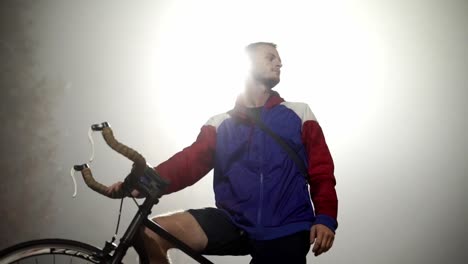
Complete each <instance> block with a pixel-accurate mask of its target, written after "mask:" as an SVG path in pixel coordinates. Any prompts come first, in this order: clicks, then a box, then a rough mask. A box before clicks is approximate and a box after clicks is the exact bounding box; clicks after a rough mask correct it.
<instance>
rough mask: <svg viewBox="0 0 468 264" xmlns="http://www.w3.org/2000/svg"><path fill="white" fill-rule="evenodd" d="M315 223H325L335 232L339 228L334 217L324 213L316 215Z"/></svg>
mask: <svg viewBox="0 0 468 264" xmlns="http://www.w3.org/2000/svg"><path fill="white" fill-rule="evenodd" d="M313 224H314V225H317V224H322V225H325V226H326V227H328V228H330V229H331V230H332V231H333V232H335V231H336V229H337V228H338V222H337V221H336V220H335V219H334V218H333V217H331V216H328V215H323V214H321V215H317V216H315V221H314V223H313Z"/></svg>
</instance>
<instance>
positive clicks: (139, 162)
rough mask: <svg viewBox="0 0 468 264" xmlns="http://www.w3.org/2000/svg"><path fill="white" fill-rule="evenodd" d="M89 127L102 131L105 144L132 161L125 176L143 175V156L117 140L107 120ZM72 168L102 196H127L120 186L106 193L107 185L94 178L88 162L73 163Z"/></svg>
mask: <svg viewBox="0 0 468 264" xmlns="http://www.w3.org/2000/svg"><path fill="white" fill-rule="evenodd" d="M91 129H92V130H93V131H102V135H103V137H104V140H105V141H106V143H107V145H109V147H111V148H112V149H113V150H115V151H116V152H118V153H120V154H122V155H123V156H125V157H126V158H128V159H129V160H131V161H133V163H134V166H133V169H132V170H131V172H130V174H129V175H128V176H127V177H130V178H131V179H135V178H136V177H138V176H141V175H143V173H144V170H145V168H146V160H145V158H144V157H143V156H142V155H141V154H140V153H138V152H137V151H135V150H133V149H132V148H129V147H127V146H126V145H124V144H122V143H120V142H118V141H117V140H116V139H115V137H114V133H113V132H112V129H111V128H110V125H109V124H108V123H107V122H103V123H101V124H100V125H99V124H95V125H92V126H91ZM74 169H75V170H77V171H80V172H81V175H82V176H83V179H84V181H85V183H86V185H88V187H89V188H91V189H92V190H94V191H96V192H98V193H100V194H102V195H104V196H107V197H109V198H114V199H118V198H123V197H125V196H127V194H128V193H127V192H126V190H125V188H122V189H121V190H120V191H119V192H112V193H108V190H109V186H106V185H104V184H102V183H100V182H98V181H96V180H95V179H94V177H93V174H92V172H91V168H89V165H88V164H82V165H75V166H74Z"/></svg>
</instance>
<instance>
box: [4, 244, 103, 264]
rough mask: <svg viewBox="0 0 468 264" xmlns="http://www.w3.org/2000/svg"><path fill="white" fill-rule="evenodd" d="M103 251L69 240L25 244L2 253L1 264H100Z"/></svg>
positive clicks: (9, 248)
mask: <svg viewBox="0 0 468 264" xmlns="http://www.w3.org/2000/svg"><path fill="white" fill-rule="evenodd" d="M102 259H103V253H102V250H101V249H99V248H96V247H94V246H91V245H88V244H85V243H82V242H78V241H74V240H68V239H40V240H32V241H27V242H23V243H20V244H17V245H14V246H11V247H8V248H6V249H4V250H1V251H0V264H11V263H35V264H41V263H56V264H60V263H67V264H69V263H74V264H76V263H100V261H101V260H102Z"/></svg>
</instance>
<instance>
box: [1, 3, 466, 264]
mask: <svg viewBox="0 0 468 264" xmlns="http://www.w3.org/2000/svg"><path fill="white" fill-rule="evenodd" d="M2 14H3V15H4V16H3V19H2V22H3V23H2V27H1V29H2V36H1V39H0V44H1V45H0V51H1V53H0V55H1V56H2V61H3V62H2V64H3V66H2V68H0V70H1V74H2V75H1V77H2V79H1V80H2V82H1V84H2V87H1V88H2V93H3V91H5V93H4V96H3V99H2V100H3V104H2V105H11V107H9V108H6V107H4V108H2V116H1V117H2V120H1V121H2V123H4V124H5V126H4V130H3V139H2V145H3V146H2V168H6V169H7V172H9V173H11V174H13V175H17V176H16V178H15V177H8V179H6V180H5V181H6V182H5V183H4V184H3V185H2V194H0V195H1V198H2V208H1V209H2V211H1V212H2V214H3V215H4V216H6V217H4V219H3V221H2V222H0V223H1V232H2V234H1V235H0V237H2V239H1V240H2V244H1V245H2V247H4V246H6V245H10V244H13V243H16V242H19V241H24V240H29V239H36V238H44V237H62V238H71V239H75V240H81V241H84V242H88V243H91V244H94V245H96V246H102V245H103V242H104V240H105V239H109V238H110V237H111V235H112V232H113V231H114V225H115V216H116V210H117V209H118V201H110V200H107V199H105V198H103V197H100V196H98V195H97V194H94V193H92V192H91V191H89V190H88V189H86V188H85V187H84V184H83V183H82V181H81V180H80V178H77V180H78V197H77V198H75V199H73V198H72V197H71V195H72V192H73V185H72V182H71V179H70V176H69V168H70V167H71V166H72V165H73V164H75V163H82V162H86V160H87V158H88V157H89V153H90V147H89V145H88V142H87V138H86V133H87V131H88V127H89V125H91V124H93V123H98V122H102V121H108V122H110V123H111V125H112V126H113V128H114V131H115V134H116V136H117V137H118V138H119V139H120V140H121V141H123V142H125V143H127V144H129V145H130V146H132V147H134V148H136V149H138V150H139V151H140V152H141V153H142V154H144V155H145V156H146V157H147V160H148V161H149V162H150V163H152V164H154V165H156V164H157V163H159V162H161V161H164V160H165V159H167V158H169V157H170V156H171V155H172V154H174V153H175V152H176V151H179V150H180V149H182V148H183V147H185V146H187V145H188V144H191V143H192V142H193V140H194V139H195V137H196V135H197V133H198V131H199V129H200V127H201V125H202V124H204V122H206V121H207V120H208V118H209V117H210V116H212V115H214V114H217V113H221V112H224V111H227V110H229V109H231V107H232V106H233V105H234V100H235V97H236V95H237V94H238V93H239V92H240V91H241V89H242V81H241V76H242V74H241V71H240V69H241V68H242V49H243V47H244V46H245V45H246V44H248V43H250V42H255V41H271V42H275V43H277V44H278V50H279V52H280V55H281V56H282V59H283V63H284V67H283V71H282V81H281V83H280V84H279V85H278V86H277V88H276V90H277V91H278V92H279V93H280V94H281V95H282V96H283V97H284V98H285V99H286V100H289V101H302V102H307V103H308V104H309V105H310V106H311V108H312V110H313V111H314V113H315V115H316V116H317V118H318V120H319V122H320V124H321V125H322V127H323V129H324V132H325V135H326V137H327V142H328V144H329V147H330V150H331V152H332V154H333V157H334V160H335V164H336V178H337V191H338V196H339V206H340V207H339V223H340V226H339V229H338V231H337V236H336V241H335V245H334V248H333V249H332V250H331V251H330V252H328V253H327V254H325V255H323V256H321V257H319V258H314V257H313V256H312V255H311V254H310V255H309V257H308V260H309V262H310V263H382V264H387V263H388V264H393V263H408V264H410V263H425V264H428V263H465V261H466V259H468V253H467V252H468V238H467V237H468V231H467V228H466V224H467V223H468V209H467V202H466V201H467V198H468V197H467V194H466V193H467V191H468V188H467V187H468V180H467V176H468V175H467V170H468V165H467V163H468V159H467V155H468V137H467V136H466V130H467V129H468V118H467V114H468V107H467V106H466V105H465V101H466V100H467V99H468V91H467V89H468V87H467V83H468V78H467V74H466V73H467V70H468V65H467V61H468V54H467V53H468V52H467V48H466V47H467V41H468V31H467V29H466V28H467V25H468V4H467V2H466V1H462V0H460V1H411V0H409V1H370V0H362V1H358V0H355V1H345V0H335V1H110V0H106V1H53V0H49V1H16V2H15V1H5V2H3V3H2ZM8 18H9V19H11V21H6V20H7V19H8ZM4 62H5V63H4ZM7 109H10V110H7ZM11 109H13V110H11ZM94 139H95V141H96V159H95V161H94V162H93V168H94V171H95V175H96V176H97V177H98V178H100V179H101V180H102V181H103V182H105V183H108V184H110V183H113V182H115V181H117V180H121V179H122V178H123V176H124V175H125V173H126V172H127V171H128V170H129V166H130V164H129V163H128V162H127V161H125V160H124V159H123V158H121V157H119V156H117V155H116V154H114V153H112V152H111V150H110V149H108V148H107V147H106V146H105V145H104V142H103V140H102V139H101V138H100V136H99V135H98V134H96V135H95V136H94ZM16 143H20V145H18V144H16ZM6 157H8V158H6ZM32 164H34V165H32ZM6 176H7V175H2V177H6ZM211 181H212V175H211V173H210V174H208V175H207V176H206V177H205V178H204V179H203V180H201V181H200V182H199V183H198V184H197V185H195V186H192V187H189V188H187V189H185V190H183V191H181V192H179V193H176V194H174V195H171V196H168V197H164V198H163V199H162V200H161V203H160V204H159V205H158V206H157V207H156V208H155V209H154V212H153V213H154V214H160V213H165V212H167V211H172V210H179V209H186V208H192V207H202V206H212V205H213V194H212V193H211ZM25 197H27V198H25ZM125 209H126V211H125V213H124V223H126V222H128V220H129V219H130V217H131V216H132V213H133V212H135V206H134V205H133V204H132V203H131V202H130V201H128V202H127V203H125ZM106 221H109V222H106ZM21 224H23V225H27V227H26V226H21ZM173 257H174V259H175V260H177V261H179V262H177V261H176V263H192V262H191V261H190V260H189V259H188V258H186V257H185V256H183V255H182V254H180V253H178V252H174V253H173ZM210 258H211V259H212V260H213V261H215V262H216V263H248V261H249V258H247V257H210Z"/></svg>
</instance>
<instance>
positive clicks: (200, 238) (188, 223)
mask: <svg viewBox="0 0 468 264" xmlns="http://www.w3.org/2000/svg"><path fill="white" fill-rule="evenodd" d="M153 221H155V222H156V223H158V224H159V225H160V226H161V227H162V228H164V229H165V230H166V231H167V232H169V233H170V234H171V235H173V236H175V237H176V238H178V239H179V240H181V241H182V242H184V243H185V244H187V245H188V246H189V247H191V248H192V249H194V250H195V251H198V252H201V251H202V250H203V249H204V248H205V247H206V245H207V243H208V238H207V236H206V234H205V232H204V231H203V229H202V228H201V227H200V225H199V224H198V222H197V220H196V219H195V218H194V217H193V215H192V214H190V213H188V212H177V213H172V214H168V215H164V216H157V217H154V218H153ZM145 233H146V234H147V235H149V236H151V237H153V238H155V239H156V240H157V241H159V243H160V244H163V247H164V248H165V249H166V250H167V249H169V248H172V247H173V246H172V245H171V244H170V243H169V242H168V241H166V240H164V239H163V238H160V237H158V236H157V235H156V234H155V233H153V231H151V230H149V229H147V230H146V232H145Z"/></svg>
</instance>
